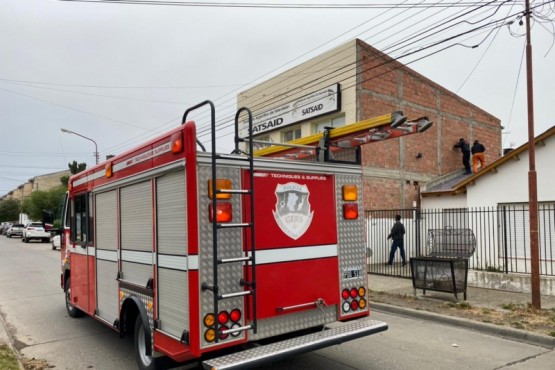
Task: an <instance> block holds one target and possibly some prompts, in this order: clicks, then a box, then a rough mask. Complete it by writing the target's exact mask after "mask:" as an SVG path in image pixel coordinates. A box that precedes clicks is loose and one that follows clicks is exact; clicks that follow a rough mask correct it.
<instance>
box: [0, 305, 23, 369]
mask: <svg viewBox="0 0 555 370" xmlns="http://www.w3.org/2000/svg"><path fill="white" fill-rule="evenodd" d="M0 344H5V345H7V346H9V347H10V348H11V349H12V351H13V353H14V354H15V358H16V359H17V362H18V364H19V368H20V369H24V368H25V367H24V366H23V362H22V361H21V355H20V353H19V351H17V350H16V349H15V346H14V343H13V339H12V337H11V336H10V333H9V332H8V327H7V325H6V322H5V321H4V314H3V313H0Z"/></svg>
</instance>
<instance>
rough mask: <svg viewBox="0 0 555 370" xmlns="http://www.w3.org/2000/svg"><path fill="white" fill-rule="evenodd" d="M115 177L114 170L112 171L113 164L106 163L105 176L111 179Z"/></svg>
mask: <svg viewBox="0 0 555 370" xmlns="http://www.w3.org/2000/svg"><path fill="white" fill-rule="evenodd" d="M113 175H114V172H113V169H112V162H109V163H106V166H104V176H106V177H108V178H110V177H112V176H113Z"/></svg>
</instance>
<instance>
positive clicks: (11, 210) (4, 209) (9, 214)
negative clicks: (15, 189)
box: [0, 199, 21, 222]
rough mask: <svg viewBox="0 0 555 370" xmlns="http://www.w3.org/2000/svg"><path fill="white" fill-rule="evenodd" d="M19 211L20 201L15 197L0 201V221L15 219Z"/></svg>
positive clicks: (17, 217)
mask: <svg viewBox="0 0 555 370" xmlns="http://www.w3.org/2000/svg"><path fill="white" fill-rule="evenodd" d="M20 213H21V202H20V201H19V200H17V199H6V200H3V201H1V202H0V222H4V221H17V220H18V219H19V214H20Z"/></svg>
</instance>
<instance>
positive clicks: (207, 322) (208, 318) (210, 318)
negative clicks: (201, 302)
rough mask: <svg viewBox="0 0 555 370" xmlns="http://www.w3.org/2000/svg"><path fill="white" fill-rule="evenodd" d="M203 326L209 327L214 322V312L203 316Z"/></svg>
mask: <svg viewBox="0 0 555 370" xmlns="http://www.w3.org/2000/svg"><path fill="white" fill-rule="evenodd" d="M203 322H204V326H207V327H211V326H214V323H216V317H215V316H214V314H212V313H209V314H207V315H206V316H204V320H203Z"/></svg>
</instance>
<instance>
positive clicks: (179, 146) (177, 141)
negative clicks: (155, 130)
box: [171, 131, 183, 154]
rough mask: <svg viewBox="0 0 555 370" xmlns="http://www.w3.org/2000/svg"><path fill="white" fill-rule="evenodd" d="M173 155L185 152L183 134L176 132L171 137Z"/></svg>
mask: <svg viewBox="0 0 555 370" xmlns="http://www.w3.org/2000/svg"><path fill="white" fill-rule="evenodd" d="M171 144H172V153H173V154H177V153H181V152H182V151H183V132H182V131H179V132H175V133H174V134H173V135H172V137H171Z"/></svg>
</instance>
